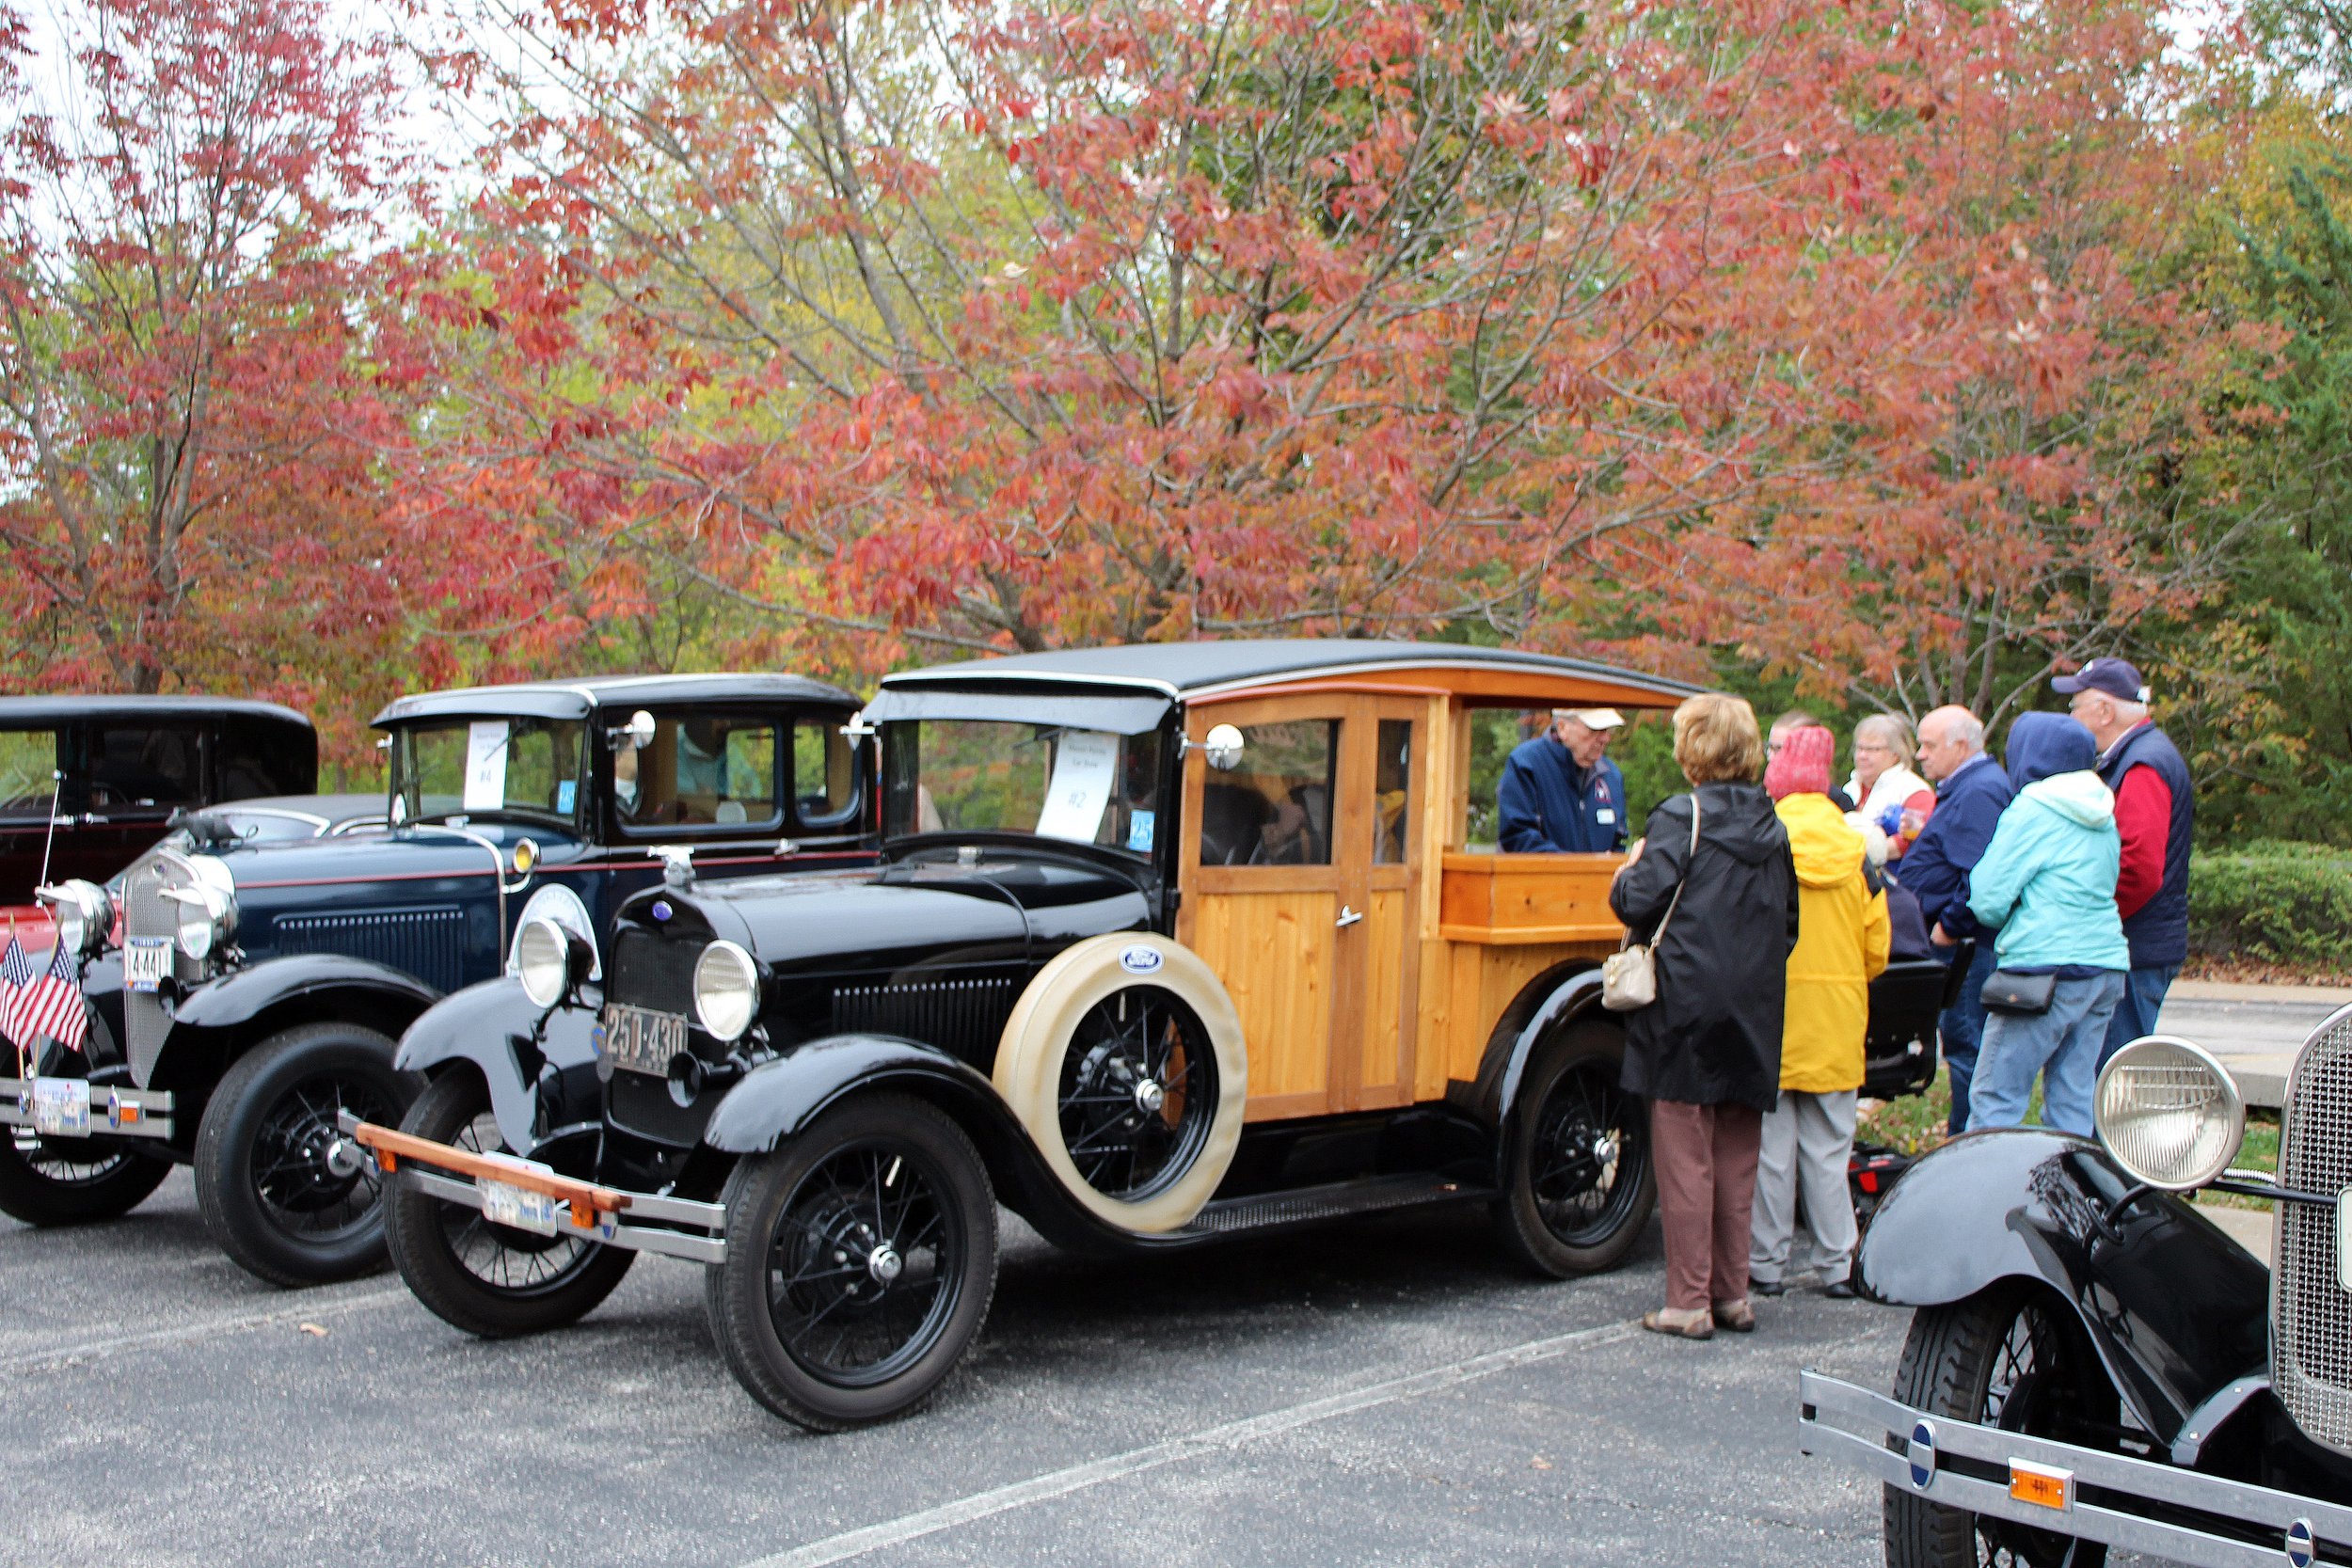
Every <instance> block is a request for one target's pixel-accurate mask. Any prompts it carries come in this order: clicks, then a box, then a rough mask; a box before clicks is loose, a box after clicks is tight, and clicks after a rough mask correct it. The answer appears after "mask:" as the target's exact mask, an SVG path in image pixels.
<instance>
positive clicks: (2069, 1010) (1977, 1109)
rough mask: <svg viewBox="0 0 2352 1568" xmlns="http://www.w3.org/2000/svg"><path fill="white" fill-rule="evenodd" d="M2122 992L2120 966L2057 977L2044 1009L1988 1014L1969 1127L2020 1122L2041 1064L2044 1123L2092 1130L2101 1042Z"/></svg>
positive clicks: (2069, 1129)
mask: <svg viewBox="0 0 2352 1568" xmlns="http://www.w3.org/2000/svg"><path fill="white" fill-rule="evenodd" d="M2122 999H2123V971H2122V970H2120V969H2109V970H2102V971H2101V972H2100V973H2099V974H2096V975H2094V976H2092V977H2091V978H2090V979H2088V980H2060V981H2058V984H2057V985H2056V986H2054V987H2053V988H2051V996H2050V1010H2049V1011H2047V1012H2042V1013H2034V1014H2032V1015H2030V1016H2028V1015H2026V1014H2023V1013H1994V1014H1992V1015H1991V1016H1990V1017H1989V1018H1988V1019H1987V1020H1986V1021H1985V1026H1984V1045H1983V1049H1982V1050H1981V1051H1980V1052H1979V1054H1978V1057H1977V1077H1976V1092H1975V1094H1974V1095H1973V1096H1972V1097H1971V1098H1970V1100H1969V1103H1968V1131H1969V1132H1979V1131H1981V1130H1983V1129H1984V1128H1987V1127H2019V1126H2023V1125H2024V1123H2025V1120H2026V1102H2027V1101H2029V1100H2030V1099H2031V1098H2032V1097H2033V1079H2034V1074H2035V1073H2037V1072H2039V1073H2041V1074H2042V1126H2044V1127H2055V1128H2057V1129H2058V1130H2059V1131H2060V1132H2076V1133H2080V1134H2081V1135H2082V1136H2084V1137H2086V1138H2088V1137H2090V1099H2091V1095H2092V1093H2093V1092H2094V1091H2095V1090H2096V1089H2097V1087H2098V1084H2099V1046H2100V1044H2101V1042H2103V1041H2104V1040H2106V1037H2107V1021H2108V1020H2109V1019H2111V1018H2113V1017H2114V1016H2115V1007H2116V1004H2117V1003H2119V1002H2121V1001H2122Z"/></svg>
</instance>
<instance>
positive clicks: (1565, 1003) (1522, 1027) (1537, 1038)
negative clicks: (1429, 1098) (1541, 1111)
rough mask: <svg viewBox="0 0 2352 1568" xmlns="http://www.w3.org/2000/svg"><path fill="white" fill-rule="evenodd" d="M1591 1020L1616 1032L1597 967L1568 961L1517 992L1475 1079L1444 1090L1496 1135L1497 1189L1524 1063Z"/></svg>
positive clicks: (1504, 1174)
mask: <svg viewBox="0 0 2352 1568" xmlns="http://www.w3.org/2000/svg"><path fill="white" fill-rule="evenodd" d="M1587 1017H1590V1018H1592V1019H1595V1020H1597V1021H1603V1022H1606V1023H1607V1024H1608V1026H1609V1027H1611V1028H1615V1027H1617V1026H1618V1025H1617V1023H1616V1021H1615V1020H1614V1019H1613V1018H1612V1017H1611V1016H1610V1015H1609V1014H1608V1013H1607V1012H1606V1011H1604V1010H1603V1009H1602V1007H1601V1005H1600V964H1599V963H1598V962H1597V960H1595V959H1592V958H1571V959H1569V960H1568V961H1567V962H1566V963H1564V964H1558V965H1555V966H1554V967H1552V968H1550V969H1548V970H1546V971H1544V972H1543V973H1542V974H1538V975H1537V976H1535V978H1534V979H1533V980H1531V981H1529V982H1528V983H1527V984H1526V985H1525V986H1523V987H1521V988H1520V989H1519V993H1518V995H1517V996H1515V997H1513V998H1512V999H1511V1005H1510V1006H1507V1007H1505V1008H1503V1009H1502V1017H1501V1018H1499V1019H1497V1020H1496V1021H1495V1026H1494V1032H1493V1033H1492V1034H1490V1035H1489V1036H1487V1037H1486V1054H1485V1056H1483V1057H1481V1058H1480V1060H1479V1064H1478V1076H1477V1077H1476V1078H1475V1079H1473V1080H1471V1081H1470V1082H1469V1083H1467V1084H1466V1083H1463V1082H1462V1081H1460V1080H1459V1079H1457V1080H1455V1081H1454V1083H1452V1084H1450V1085H1447V1086H1446V1100H1447V1101H1448V1102H1449V1103H1451V1104H1452V1105H1453V1106H1454V1108H1455V1109H1457V1110H1460V1111H1464V1112H1467V1113H1469V1114H1470V1116H1471V1117H1475V1118H1476V1119H1477V1121H1478V1122H1479V1124H1480V1125H1481V1126H1483V1127H1485V1128H1486V1129H1487V1130H1488V1131H1489V1132H1492V1133H1493V1134H1494V1140H1495V1177H1494V1180H1495V1181H1496V1182H1497V1184H1501V1183H1502V1182H1503V1181H1506V1180H1509V1175H1510V1170H1511V1157H1512V1153H1513V1150H1512V1149H1511V1148H1510V1147H1509V1146H1510V1129H1511V1119H1510V1111H1511V1108H1512V1106H1514V1105H1515V1104H1517V1103H1518V1094H1519V1081H1520V1080H1521V1079H1522V1078H1524V1077H1525V1076H1526V1074H1527V1062H1528V1058H1529V1057H1531V1056H1533V1055H1534V1053H1535V1047H1536V1046H1538V1045H1540V1044H1542V1043H1543V1041H1544V1039H1545V1038H1546V1037H1548V1036H1549V1035H1551V1034H1553V1033H1554V1032H1556V1031H1557V1030H1559V1029H1562V1028H1564V1027H1565V1026H1566V1025H1568V1024H1569V1023H1572V1022H1577V1021H1578V1020H1581V1019H1584V1018H1587Z"/></svg>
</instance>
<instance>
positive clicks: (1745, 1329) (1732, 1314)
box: [1715, 1296, 1756, 1334]
mask: <svg viewBox="0 0 2352 1568" xmlns="http://www.w3.org/2000/svg"><path fill="white" fill-rule="evenodd" d="M1715 1326H1716V1327H1717V1328H1724V1329H1729V1330H1730V1331H1731V1332H1732V1333H1734V1334H1753V1333H1755V1332H1756V1308H1755V1307H1751V1306H1749V1305H1748V1298H1747V1297H1745V1296H1741V1297H1740V1299H1739V1300H1738V1301H1719V1302H1717V1303H1716V1304H1715Z"/></svg>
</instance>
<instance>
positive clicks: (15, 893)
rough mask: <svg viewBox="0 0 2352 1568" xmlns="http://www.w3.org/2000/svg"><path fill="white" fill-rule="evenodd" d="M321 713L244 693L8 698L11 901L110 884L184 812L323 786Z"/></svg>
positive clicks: (0, 793)
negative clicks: (81, 883)
mask: <svg viewBox="0 0 2352 1568" xmlns="http://www.w3.org/2000/svg"><path fill="white" fill-rule="evenodd" d="M318 773H319V742H318V736H317V733H316V732H315V731H313V730H312V729H311V727H310V721H309V720H308V719H305V718H304V717H303V716H302V715H300V714H299V713H296V712H294V710H293V709H292V708H284V707H279V706H278V705H277V704H275V703H257V702H251V701H247V700H246V699H243V698H236V697H0V906H9V905H24V904H29V903H31V901H32V898H33V890H34V888H35V887H36V886H38V885H39V884H40V883H41V882H42V881H44V880H46V881H51V882H58V881H64V880H66V879H69V878H80V879H84V880H87V881H93V882H103V881H104V880H105V879H107V878H109V877H111V876H113V875H114V874H115V873H116V872H118V871H119V870H121V869H122V868H123V867H124V866H126V865H128V864H130V863H131V862H132V861H133V860H134V859H135V858H136V857H137V856H138V855H139V854H141V853H142V852H144V851H145V850H146V849H147V848H148V847H149V846H151V845H152V844H153V843H154V842H155V841H156V839H158V838H160V837H162V836H163V832H164V828H165V826H166V824H167V823H168V822H169V820H170V819H171V817H172V816H173V815H174V814H175V813H179V812H183V811H196V810H201V809H202V808H203V807H206V806H209V805H214V804H216V803H218V802H221V801H225V800H245V799H247V798H248V797H251V796H257V795H307V794H309V793H310V791H311V790H313V789H316V788H317V787H318Z"/></svg>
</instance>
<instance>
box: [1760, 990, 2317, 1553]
mask: <svg viewBox="0 0 2352 1568" xmlns="http://www.w3.org/2000/svg"><path fill="white" fill-rule="evenodd" d="M2284 1099H2285V1104H2284V1107H2283V1110H2282V1112H2281V1115H2280V1138H2279V1160H2278V1169H2277V1172H2276V1173H2275V1175H2274V1174H2272V1173H2268V1172H2262V1171H2253V1170H2238V1169H2233V1168H2231V1166H2230V1162H2231V1161H2232V1160H2233V1159H2234V1158H2235V1157H2236V1156H2237V1153H2238V1150H2239V1148H2240V1144H2241V1141H2242V1139H2243V1135H2244V1127H2245V1112H2244V1107H2243V1105H2242V1103H2241V1101H2240V1099H2239V1096H2238V1091H2237V1088H2236V1085H2235V1084H2234V1083H2233V1081H2232V1079H2231V1077H2230V1075H2229V1073H2228V1071H2227V1070H2226V1069H2224V1068H2223V1067H2222V1066H2221V1064H2220V1063H2219V1062H2217V1060H2216V1059H2215V1058H2214V1057H2213V1056H2212V1054H2211V1053H2208V1052H2206V1051H2205V1050H2204V1049H2203V1048H2201V1047H2200V1046H2198V1045H2197V1044H2195V1043H2194V1042H2192V1041H2189V1040H2185V1039H2181V1038H2177V1037H2170V1036H2162V1035H2156V1036H2149V1037H2144V1038H2141V1039H2137V1040H2135V1041H2133V1042H2131V1043H2130V1044H2128V1045H2126V1046H2125V1047H2123V1048H2122V1050H2121V1051H2119V1052H2118V1053H2116V1054H2115V1056H2114V1057H2113V1058H2112V1059H2111V1060H2110V1061H2109V1062H2108V1064H2107V1065H2106V1068H2105V1069H2102V1071H2101V1073H2100V1076H2099V1085H2098V1094H2097V1099H2096V1101H2095V1113H2096V1118H2097V1133H2098V1137H2097V1141H2096V1142H2095V1143H2094V1142H2091V1141H2089V1140H2085V1139H2081V1138H2076V1137H2071V1136H2067V1135H2064V1134H2061V1133H2057V1132H2043V1131H2041V1130H2038V1129H2027V1130H2016V1131H2007V1132H1977V1133H1971V1134H1969V1135H1967V1136H1965V1137H1961V1138H1957V1139H1954V1140H1953V1141H1952V1142H1950V1143H1947V1144H1946V1145H1944V1146H1943V1147H1942V1148H1937V1149H1935V1150H1934V1151H1932V1152H1931V1153H1930V1154H1928V1155H1927V1156H1925V1157H1924V1158H1923V1159H1921V1160H1920V1161H1919V1162H1918V1164H1915V1165H1914V1166H1913V1167H1912V1168H1911V1169H1910V1170H1909V1171H1908V1172H1907V1173H1905V1174H1904V1175H1903V1176H1902V1177H1901V1179H1900V1180H1898V1181H1897V1182H1896V1183H1895V1185H1894V1189H1893V1191H1892V1192H1891V1193H1890V1194H1889V1195H1888V1196H1887V1198H1886V1201H1885V1203H1884V1205H1883V1208H1882V1209H1881V1211H1880V1212H1879V1214H1878V1217H1877V1219H1876V1221H1875V1223H1874V1224H1873V1225H1872V1226H1871V1227H1870V1229H1869V1231H1868V1232H1867V1235H1866V1236H1865V1237H1864V1239H1863V1244H1862V1251H1861V1256H1860V1259H1859V1260H1858V1275H1857V1277H1858V1278H1859V1280H1860V1282H1861V1285H1862V1289H1863V1291H1864V1293H1865V1294H1866V1295H1867V1296H1869V1297H1870V1298H1871V1299H1873V1300H1876V1301H1880V1302H1884V1303H1888V1304H1892V1305H1898V1306H1904V1307H1914V1308H1915V1313H1914V1315H1913V1318H1912V1323H1911V1334H1910V1338H1909V1340H1908V1342H1907V1343H1906V1344H1905V1346H1904V1349H1903V1354H1902V1359H1901V1362H1900V1364H1899V1368H1898V1370H1897V1371H1896V1374H1895V1388H1894V1392H1893V1396H1892V1397H1891V1398H1889V1397H1887V1396H1884V1395H1881V1394H1878V1393H1875V1392H1872V1391H1871V1390H1869V1389H1866V1388H1862V1387H1858V1386H1855V1385H1853V1384H1851V1383H1846V1382H1841V1381H1839V1380H1837V1379H1835V1378H1829V1377H1824V1376H1821V1375H1820V1374H1818V1373H1815V1372H1811V1371H1807V1372H1805V1373H1804V1374H1803V1376H1802V1380H1801V1387H1800V1391H1799V1396H1798V1397H1799V1404H1800V1408H1799V1421H1800V1430H1801V1432H1802V1433H1803V1441H1804V1447H1805V1449H1807V1450H1808V1451H1810V1452H1815V1453H1822V1454H1827V1455H1830V1456H1833V1457H1835V1458H1836V1459H1837V1460H1839V1461H1840V1462H1842V1463H1845V1464H1848V1465H1854V1466H1856V1467H1858V1468H1860V1469H1862V1470H1863V1471H1865V1472H1867V1474H1869V1475H1871V1476H1874V1477H1876V1478H1877V1479H1878V1480H1880V1481H1882V1482H1883V1485H1884V1496H1885V1505H1884V1507H1885V1533H1886V1560H1887V1562H1888V1564H1889V1565H1890V1568H1946V1565H1948V1564H1976V1563H2015V1564H2031V1565H2033V1568H2060V1565H2067V1568H2096V1565H2097V1564H2098V1563H2099V1562H2101V1561H2102V1560H2104V1559H2105V1557H2106V1552H2107V1549H2108V1548H2109V1547H2110V1546H2112V1547H2116V1548H2119V1549H2122V1550H2126V1551H2134V1552H2145V1553H2149V1554H2152V1555H2153V1556H2156V1557H2160V1558H2163V1559H2165V1560H2170V1561H2176V1562H2182V1563H2190V1564H2196V1565H2199V1568H2238V1565H2249V1568H2250V1565H2253V1564H2263V1563H2283V1564H2291V1565H2293V1568H2309V1565H2310V1564H2312V1563H2314V1562H2324V1563H2337V1564H2342V1563H2345V1562H2352V1007H2345V1008H2343V1009H2341V1010H2339V1011H2338V1012H2336V1013H2335V1014H2333V1015H2332V1016H2331V1017H2329V1018H2328V1019H2327V1020H2326V1021H2325V1022H2322V1023H2321V1024H2320V1026H2319V1027H2318V1028H2317V1029H2316V1030H2314V1031H2313V1032H2312V1035H2311V1036H2310V1037H2309V1038H2307V1039H2306V1040H2305V1041H2304V1044H2303V1047H2302V1050H2301V1052H2300V1053H2299V1054H2298V1055H2297V1057H2296V1063H2295V1067H2294V1069H2293V1071H2292V1072H2291V1074H2290V1075H2289V1077H2288V1080H2287V1088H2286V1094H2285V1097H2284ZM2199 1189H2211V1190H2216V1191H2220V1192H2227V1193H2233V1194H2238V1195H2242V1196H2251V1197H2256V1198H2261V1199H2265V1200H2268V1201H2271V1202H2274V1203H2276V1204H2277V1206H2278V1207H2277V1209H2276V1211H2275V1216H2276V1224H2275V1227H2274V1231H2273V1242H2272V1254H2271V1266H2270V1267H2269V1268H2268V1269H2265V1268H2264V1266H2263V1264H2262V1262H2261V1261H2260V1260H2259V1259H2257V1258H2256V1257H2255V1256H2254V1255H2253V1254H2252V1253H2250V1252H2249V1251H2247V1250H2246V1249H2245V1248H2244V1247H2242V1246H2240V1245H2239V1244H2238V1243H2236V1242H2234V1241H2233V1240H2232V1239H2231V1238H2230V1237H2229V1236H2228V1235H2227V1234H2225V1233H2224V1232H2223V1231H2222V1230H2221V1229H2220V1228H2219V1227H2217V1226H2216V1225H2215V1224H2214V1223H2213V1222H2212V1221H2211V1220H2210V1219H2208V1218H2207V1217H2206V1216H2205V1215H2204V1214H2203V1213H2201V1212H2200V1211H2199V1209H2198V1208H2197V1206H2196V1205H2194V1204H2192V1203H2190V1202H2189V1201H2187V1199H2188V1197H2189V1196H2190V1195H2191V1194H2192V1193H2193V1192H2195V1191H2197V1190H2199Z"/></svg>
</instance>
